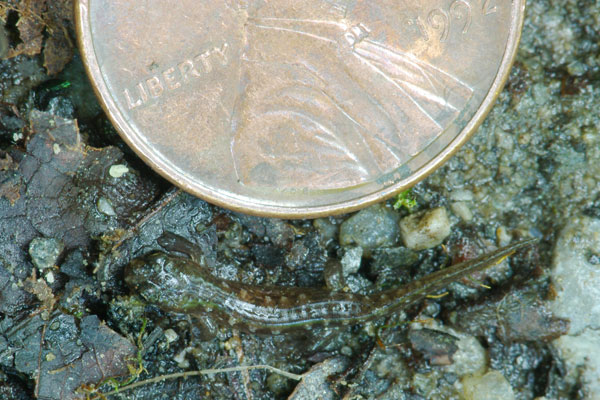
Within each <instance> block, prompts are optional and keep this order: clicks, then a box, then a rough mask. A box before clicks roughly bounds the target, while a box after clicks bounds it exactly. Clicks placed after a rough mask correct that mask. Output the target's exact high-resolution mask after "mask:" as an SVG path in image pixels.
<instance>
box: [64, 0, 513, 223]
mask: <svg viewBox="0 0 600 400" xmlns="http://www.w3.org/2000/svg"><path fill="white" fill-rule="evenodd" d="M524 6H525V0H513V1H511V2H507V1H501V0H419V1H416V0H411V1H409V0H302V1H297V0H268V1H267V0H213V1H210V2H199V1H197V0H177V1H165V0H78V1H77V4H76V13H77V23H78V27H77V30H78V36H79V40H80V47H81V51H82V55H83V58H84V61H85V64H86V67H87V70H88V74H89V76H90V79H91V81H92V83H93V85H94V87H95V90H96V92H97V94H98V96H99V98H100V100H101V102H102V104H103V106H104V108H105V110H106V112H107V114H108V116H109V117H110V119H111V120H112V122H113V124H114V125H115V127H116V129H117V130H118V131H119V133H120V134H121V135H122V137H123V138H124V140H125V141H126V142H127V143H128V144H129V145H130V146H131V147H132V148H133V149H134V150H135V151H136V152H137V154H138V155H139V156H140V157H141V158H142V159H144V161H146V162H147V163H148V164H149V165H151V166H152V167H153V168H154V169H155V170H156V171H157V172H159V173H160V174H161V175H163V176H164V177H165V178H167V179H169V180H170V181H171V182H173V183H174V184H176V185H178V186H179V187H181V188H183V189H184V190H186V191H188V192H190V193H192V194H194V195H197V196H199V197H202V198H204V199H206V200H207V201H209V202H212V203H215V204H218V205H220V206H223V207H226V208H230V209H233V210H237V211H242V212H246V213H251V214H257V215H265V216H279V217H292V218H293V217H317V216H322V215H328V214H334V213H340V212H347V211H352V210H355V209H358V208H360V207H364V206H366V205H368V204H371V203H374V202H377V201H380V200H382V199H385V198H388V197H390V196H392V195H394V194H395V193H397V192H398V191H400V190H404V189H406V188H408V187H410V186H412V185H414V184H415V183H416V182H418V181H419V180H421V179H423V178H424V177H426V176H427V175H428V174H429V173H431V172H432V171H433V170H435V168H437V167H438V166H440V165H441V164H442V163H443V162H444V161H445V160H447V159H448V158H449V157H450V156H451V155H452V154H453V153H454V152H456V150H457V149H458V148H459V147H460V146H461V145H462V144H463V143H465V141H467V139H468V138H469V136H470V135H471V134H472V133H473V132H474V131H475V130H476V128H477V127H478V126H479V125H480V124H481V122H482V121H483V119H484V117H485V115H486V114H487V112H488V111H489V110H490V108H491V107H492V105H493V102H494V100H495V98H496V97H497V95H498V94H499V92H500V90H501V89H502V86H503V84H504V82H505V81H506V78H507V76H508V73H509V70H510V66H511V64H512V61H513V59H514V56H515V54H516V49H517V44H518V40H519V37H520V32H521V27H522V23H523V14H524Z"/></svg>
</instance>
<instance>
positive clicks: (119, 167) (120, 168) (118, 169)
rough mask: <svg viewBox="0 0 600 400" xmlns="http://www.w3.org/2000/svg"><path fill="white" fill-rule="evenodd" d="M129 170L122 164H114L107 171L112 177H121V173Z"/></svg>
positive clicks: (123, 173)
mask: <svg viewBox="0 0 600 400" xmlns="http://www.w3.org/2000/svg"><path fill="white" fill-rule="evenodd" d="M128 172H129V168H127V166H126V165H123V164H115V165H113V166H112V167H110V169H109V170H108V173H109V175H110V176H112V177H113V178H121V177H122V176H123V175H125V174H126V173H128Z"/></svg>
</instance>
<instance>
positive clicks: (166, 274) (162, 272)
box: [125, 253, 193, 311]
mask: <svg viewBox="0 0 600 400" xmlns="http://www.w3.org/2000/svg"><path fill="white" fill-rule="evenodd" d="M186 261H187V260H182V259H180V258H178V257H171V256H168V255H166V254H164V253H152V254H149V255H147V256H144V257H142V258H139V259H135V260H133V261H131V262H130V263H129V264H128V265H127V266H126V267H125V282H126V283H127V285H128V286H129V287H130V288H131V289H132V290H133V291H134V292H135V293H138V294H139V295H141V296H142V297H143V298H144V299H145V300H146V301H147V302H149V303H151V304H156V305H157V306H159V307H160V308H162V309H166V310H178V311H179V310H182V309H185V308H186V307H188V306H190V304H187V303H188V302H189V299H190V298H193V296H190V295H189V290H190V287H191V284H190V282H189V275H188V274H187V271H186V269H187V268H189V265H188V263H187V262H186Z"/></svg>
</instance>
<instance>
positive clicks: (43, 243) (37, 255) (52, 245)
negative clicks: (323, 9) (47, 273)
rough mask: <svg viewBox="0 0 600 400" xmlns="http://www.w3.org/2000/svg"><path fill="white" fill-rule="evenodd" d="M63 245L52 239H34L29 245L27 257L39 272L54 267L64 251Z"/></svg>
mask: <svg viewBox="0 0 600 400" xmlns="http://www.w3.org/2000/svg"><path fill="white" fill-rule="evenodd" d="M64 248H65V246H64V244H63V243H62V242H61V241H60V240H57V239H53V238H35V239H33V240H32V241H31V242H30V243H29V255H30V256H31V261H32V262H33V265H35V266H36V268H37V269H39V270H40V271H42V270H44V269H47V268H52V267H53V266H55V265H56V262H57V261H58V257H59V256H60V254H61V253H62V251H63V250H64Z"/></svg>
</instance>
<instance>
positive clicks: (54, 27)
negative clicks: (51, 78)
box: [0, 0, 74, 75]
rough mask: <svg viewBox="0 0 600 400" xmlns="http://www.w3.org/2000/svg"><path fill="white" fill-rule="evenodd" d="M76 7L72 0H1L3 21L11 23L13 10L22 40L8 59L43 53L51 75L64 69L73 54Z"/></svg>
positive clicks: (9, 50) (45, 64)
mask: <svg viewBox="0 0 600 400" xmlns="http://www.w3.org/2000/svg"><path fill="white" fill-rule="evenodd" d="M72 9H73V4H72V0H51V1H48V0H13V1H10V0H0V20H1V21H2V22H4V23H6V22H7V19H8V15H9V13H11V12H14V13H17V15H18V21H17V24H16V30H17V31H18V34H19V43H14V44H12V46H11V47H10V48H9V49H8V52H7V54H6V58H12V57H16V56H18V55H27V56H35V55H38V54H40V53H43V55H44V67H45V68H46V70H47V71H48V74H49V75H55V74H57V73H59V72H60V71H62V70H63V68H64V67H65V65H67V63H68V62H69V61H71V58H72V57H73V47H74V46H73V42H72V40H71V38H70V33H69V30H70V29H71V28H72V25H73V12H72ZM44 38H46V39H45V40H44Z"/></svg>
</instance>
